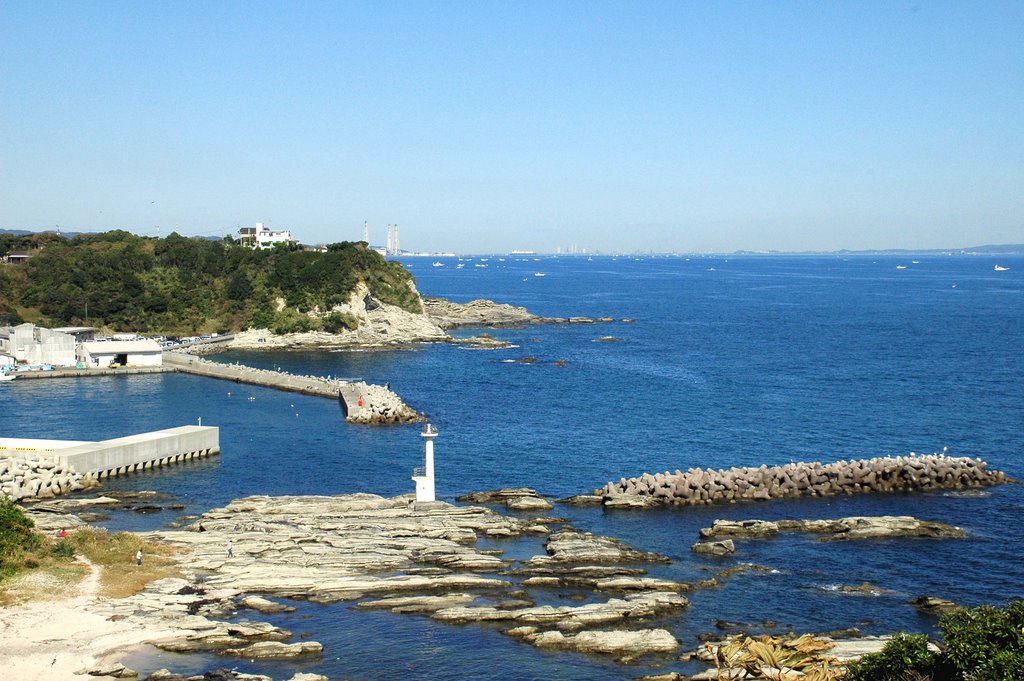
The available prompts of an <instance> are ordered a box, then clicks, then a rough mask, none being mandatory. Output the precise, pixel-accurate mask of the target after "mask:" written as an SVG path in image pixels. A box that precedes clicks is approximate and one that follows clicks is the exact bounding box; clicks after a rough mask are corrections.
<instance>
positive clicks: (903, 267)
mask: <svg viewBox="0 0 1024 681" xmlns="http://www.w3.org/2000/svg"><path fill="white" fill-rule="evenodd" d="M896 269H898V270H905V269H907V266H906V265H896Z"/></svg>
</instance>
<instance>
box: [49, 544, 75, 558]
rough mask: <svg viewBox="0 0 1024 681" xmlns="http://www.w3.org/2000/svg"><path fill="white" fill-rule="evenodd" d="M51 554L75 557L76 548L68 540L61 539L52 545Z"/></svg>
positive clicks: (57, 556) (56, 556)
mask: <svg viewBox="0 0 1024 681" xmlns="http://www.w3.org/2000/svg"><path fill="white" fill-rule="evenodd" d="M50 555H51V556H53V557H54V558H74V557H75V548H74V547H73V546H72V545H71V543H70V542H67V541H59V542H57V543H56V544H54V545H53V546H51V547H50Z"/></svg>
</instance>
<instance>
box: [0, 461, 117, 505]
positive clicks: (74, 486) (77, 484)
mask: <svg viewBox="0 0 1024 681" xmlns="http://www.w3.org/2000/svg"><path fill="white" fill-rule="evenodd" d="M98 485H99V483H98V482H97V481H96V479H95V478H94V477H93V476H92V475H82V474H81V473H76V472H75V471H74V469H72V468H71V467H70V466H64V465H62V464H60V463H57V462H56V461H54V460H53V459H52V458H50V457H45V456H12V457H5V458H0V496H5V497H7V498H9V499H11V500H13V501H22V500H32V499H52V498H53V497H56V496H59V495H61V494H67V493H68V492H76V491H78V490H81V489H89V488H90V487H96V486H98Z"/></svg>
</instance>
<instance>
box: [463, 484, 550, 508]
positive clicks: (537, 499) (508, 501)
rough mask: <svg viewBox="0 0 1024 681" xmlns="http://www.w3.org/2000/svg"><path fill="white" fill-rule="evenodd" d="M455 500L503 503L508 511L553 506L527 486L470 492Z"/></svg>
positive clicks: (476, 502) (477, 502)
mask: <svg viewBox="0 0 1024 681" xmlns="http://www.w3.org/2000/svg"><path fill="white" fill-rule="evenodd" d="M456 501H462V502H468V503H472V504H503V505H504V506H505V508H507V509H508V510H510V511H550V510H551V509H552V508H554V507H553V506H552V505H551V503H550V502H549V501H547V500H546V499H543V498H542V497H541V496H540V495H539V494H537V490H534V489H530V488H529V487H512V488H505V489H496V490H490V491H487V492H472V493H470V494H464V495H463V496H461V497H456Z"/></svg>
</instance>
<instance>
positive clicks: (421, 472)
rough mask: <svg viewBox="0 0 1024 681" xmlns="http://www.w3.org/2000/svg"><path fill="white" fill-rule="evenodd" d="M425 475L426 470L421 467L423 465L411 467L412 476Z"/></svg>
mask: <svg viewBox="0 0 1024 681" xmlns="http://www.w3.org/2000/svg"><path fill="white" fill-rule="evenodd" d="M426 476H427V471H426V469H424V468H423V466H417V467H416V468H413V469H412V477H414V478H425V477H426Z"/></svg>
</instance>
